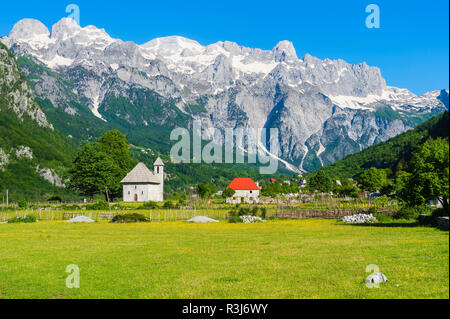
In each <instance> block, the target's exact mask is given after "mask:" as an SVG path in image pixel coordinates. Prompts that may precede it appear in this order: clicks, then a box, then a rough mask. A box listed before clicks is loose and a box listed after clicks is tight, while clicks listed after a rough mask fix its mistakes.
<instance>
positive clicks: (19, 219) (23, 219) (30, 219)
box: [8, 215, 36, 224]
mask: <svg viewBox="0 0 450 319" xmlns="http://www.w3.org/2000/svg"><path fill="white" fill-rule="evenodd" d="M35 222H36V216H34V215H28V216H24V217H14V218H11V219H8V224H14V223H35Z"/></svg>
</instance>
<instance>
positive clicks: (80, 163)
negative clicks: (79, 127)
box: [68, 143, 123, 198]
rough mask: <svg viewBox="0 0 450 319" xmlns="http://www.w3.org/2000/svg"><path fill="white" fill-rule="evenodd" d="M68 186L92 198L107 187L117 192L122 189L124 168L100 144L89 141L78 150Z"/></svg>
mask: <svg viewBox="0 0 450 319" xmlns="http://www.w3.org/2000/svg"><path fill="white" fill-rule="evenodd" d="M69 175H70V179H69V183H68V187H69V188H70V189H73V190H75V191H77V192H79V193H81V194H83V195H85V196H89V197H91V198H93V197H94V195H95V194H98V193H103V194H105V197H107V195H106V189H107V190H108V191H109V192H110V194H111V193H117V192H118V191H119V189H120V183H118V181H119V182H120V179H121V178H123V176H122V175H123V173H122V169H121V168H120V167H119V166H118V165H117V163H115V162H114V161H113V160H112V158H111V157H110V156H108V155H107V154H106V153H104V152H102V151H100V150H99V147H98V144H96V143H87V144H85V145H84V146H83V147H82V148H81V150H80V151H79V152H78V154H77V156H76V158H75V160H74V162H73V166H72V168H71V169H70V171H69Z"/></svg>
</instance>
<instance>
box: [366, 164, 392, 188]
mask: <svg viewBox="0 0 450 319" xmlns="http://www.w3.org/2000/svg"><path fill="white" fill-rule="evenodd" d="M358 183H359V185H360V186H361V188H362V189H363V190H366V191H369V192H375V191H380V190H381V189H382V188H384V187H386V186H387V185H388V184H389V182H388V178H387V171H386V170H384V169H378V168H375V167H371V168H369V169H366V170H365V171H364V172H362V174H361V175H360V176H359V178H358Z"/></svg>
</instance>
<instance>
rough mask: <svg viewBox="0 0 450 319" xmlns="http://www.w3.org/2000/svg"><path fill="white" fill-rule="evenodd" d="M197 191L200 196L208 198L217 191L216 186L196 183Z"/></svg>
mask: <svg viewBox="0 0 450 319" xmlns="http://www.w3.org/2000/svg"><path fill="white" fill-rule="evenodd" d="M197 192H198V193H199V195H200V196H201V197H202V198H208V197H210V196H211V195H212V194H214V193H216V192H217V188H216V186H214V185H212V184H204V183H200V184H198V185H197Z"/></svg>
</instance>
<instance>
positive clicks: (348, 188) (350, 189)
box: [336, 179, 359, 198]
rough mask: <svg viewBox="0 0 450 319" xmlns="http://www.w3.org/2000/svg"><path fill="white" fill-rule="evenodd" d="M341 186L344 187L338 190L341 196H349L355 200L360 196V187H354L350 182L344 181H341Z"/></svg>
mask: <svg viewBox="0 0 450 319" xmlns="http://www.w3.org/2000/svg"><path fill="white" fill-rule="evenodd" d="M341 184H342V185H341V186H338V187H337V189H336V191H337V193H338V194H339V195H341V196H349V197H353V198H357V197H358V196H359V193H358V187H356V186H355V185H353V183H352V182H351V181H350V180H348V179H344V180H342V181H341Z"/></svg>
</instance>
